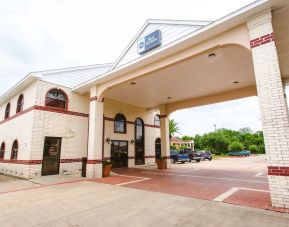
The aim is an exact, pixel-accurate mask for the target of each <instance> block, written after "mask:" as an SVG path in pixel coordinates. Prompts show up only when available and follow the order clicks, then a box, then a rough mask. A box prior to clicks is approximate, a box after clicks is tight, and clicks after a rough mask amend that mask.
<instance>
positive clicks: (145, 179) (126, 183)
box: [116, 178, 151, 186]
mask: <svg viewBox="0 0 289 227" xmlns="http://www.w3.org/2000/svg"><path fill="white" fill-rule="evenodd" d="M150 179H151V178H143V179H140V180H134V181H129V182H125V183H120V184H116V185H117V186H123V185H128V184H133V183H138V182H142V181H147V180H150Z"/></svg>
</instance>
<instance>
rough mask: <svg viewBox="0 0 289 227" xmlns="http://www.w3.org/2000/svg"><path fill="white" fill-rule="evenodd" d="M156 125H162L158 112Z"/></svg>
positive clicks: (155, 120)
mask: <svg viewBox="0 0 289 227" xmlns="http://www.w3.org/2000/svg"><path fill="white" fill-rule="evenodd" d="M154 125H155V126H160V125H161V122H160V116H159V115H158V114H157V115H156V116H155V119H154Z"/></svg>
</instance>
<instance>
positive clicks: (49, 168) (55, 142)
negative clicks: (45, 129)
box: [41, 137, 61, 176]
mask: <svg viewBox="0 0 289 227" xmlns="http://www.w3.org/2000/svg"><path fill="white" fill-rule="evenodd" d="M60 151H61V138H56V137H45V141H44V151H43V162H42V172H41V174H42V176H45V175H54V174H59V164H60Z"/></svg>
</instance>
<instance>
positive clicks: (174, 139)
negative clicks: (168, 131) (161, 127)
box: [171, 137, 193, 143]
mask: <svg viewBox="0 0 289 227" xmlns="http://www.w3.org/2000/svg"><path fill="white" fill-rule="evenodd" d="M171 142H172V143H188V142H193V140H182V139H179V138H177V137H172V138H171Z"/></svg>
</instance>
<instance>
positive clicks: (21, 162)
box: [0, 158, 82, 165]
mask: <svg viewBox="0 0 289 227" xmlns="http://www.w3.org/2000/svg"><path fill="white" fill-rule="evenodd" d="M42 162H43V161H42V160H6V159H1V160H0V163H9V164H21V165H39V164H42ZM74 162H82V158H70V159H60V163H74Z"/></svg>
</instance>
